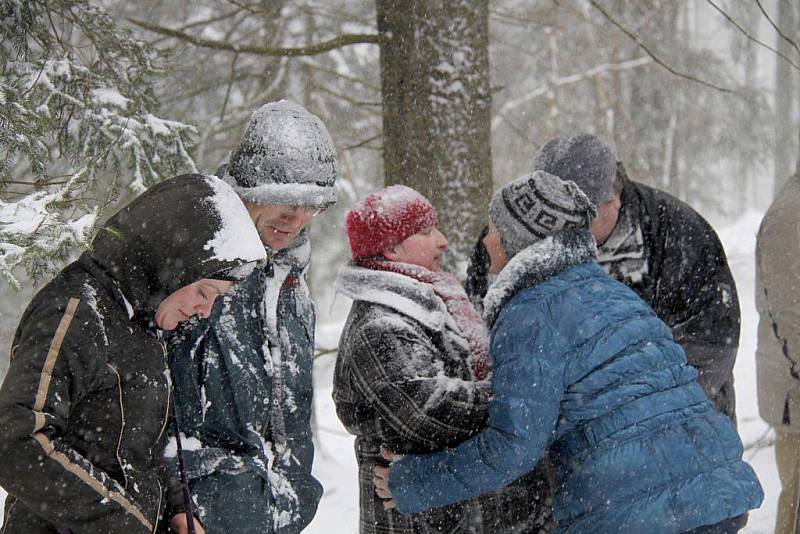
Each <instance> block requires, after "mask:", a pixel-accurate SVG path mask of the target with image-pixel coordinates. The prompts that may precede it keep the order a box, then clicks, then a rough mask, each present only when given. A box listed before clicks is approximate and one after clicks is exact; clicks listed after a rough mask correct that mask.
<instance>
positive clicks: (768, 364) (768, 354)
mask: <svg viewBox="0 0 800 534" xmlns="http://www.w3.org/2000/svg"><path fill="white" fill-rule="evenodd" d="M756 308H757V309H758V313H759V322H758V350H757V351H756V370H757V380H758V382H757V384H758V409H759V412H760V414H761V417H762V418H763V419H764V420H765V421H767V422H768V423H769V424H770V425H772V426H776V427H777V426H779V427H782V429H783V430H791V431H796V432H800V176H798V175H795V176H793V177H792V178H790V179H789V182H788V183H787V184H786V185H785V186H784V187H783V189H781V191H780V192H779V193H778V195H777V197H776V198H775V201H774V202H773V203H772V206H770V208H769V210H768V211H767V213H766V215H765V216H764V219H763V221H761V228H760V229H759V231H758V244H757V246H756Z"/></svg>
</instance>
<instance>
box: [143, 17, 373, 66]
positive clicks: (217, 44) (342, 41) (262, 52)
mask: <svg viewBox="0 0 800 534" xmlns="http://www.w3.org/2000/svg"><path fill="white" fill-rule="evenodd" d="M128 20H129V21H130V22H131V23H132V24H136V25H137V26H139V27H140V28H144V29H145V30H149V31H151V32H154V33H158V34H160V35H166V36H168V37H174V38H175V39H180V40H182V41H186V42H188V43H191V44H193V45H195V46H199V47H201V48H210V49H212V50H225V51H228V52H234V53H236V54H253V55H257V56H287V57H296V56H314V55H317V54H322V53H324V52H329V51H331V50H334V49H336V48H341V47H343V46H349V45H354V44H362V43H371V44H378V43H380V41H381V37H380V35H378V34H377V33H374V34H373V33H346V34H342V35H338V36H336V37H334V38H332V39H328V40H327V41H323V42H321V43H317V44H313V45H308V46H300V47H296V48H280V47H277V48H276V47H270V46H254V45H236V44H232V43H229V42H225V41H218V40H215V39H203V38H200V37H195V36H193V35H189V34H188V33H185V32H182V31H180V30H174V29H171V28H165V27H163V26H159V25H157V24H151V23H149V22H146V21H143V20H136V19H128Z"/></svg>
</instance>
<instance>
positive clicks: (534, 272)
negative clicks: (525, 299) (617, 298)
mask: <svg viewBox="0 0 800 534" xmlns="http://www.w3.org/2000/svg"><path fill="white" fill-rule="evenodd" d="M596 253H597V247H596V245H595V241H594V238H593V237H592V235H591V234H590V233H589V231H588V230H578V231H574V230H569V231H566V232H560V233H558V234H555V235H552V236H548V237H546V238H545V239H542V240H541V241H537V242H536V243H534V244H532V245H530V246H528V247H527V248H525V249H523V250H522V251H521V252H519V253H518V254H517V255H515V256H514V257H513V258H511V260H510V261H509V262H508V264H507V265H506V266H505V267H504V268H503V270H502V271H500V274H499V275H497V280H495V282H494V283H493V284H492V285H491V286H490V287H489V290H488V291H487V292H486V297H484V299H483V309H484V311H483V315H484V319H486V322H487V323H488V324H489V325H492V324H494V322H495V320H496V319H497V316H498V315H499V314H500V310H501V309H502V308H503V306H504V305H505V304H506V303H507V302H508V301H509V300H511V299H512V298H513V297H514V295H516V294H517V293H519V292H520V291H522V290H523V289H525V288H527V287H530V286H534V285H537V284H540V283H542V282H544V281H545V280H547V279H549V278H552V277H553V276H555V275H557V274H559V273H561V272H563V271H566V270H567V269H569V268H570V267H574V266H575V265H580V264H581V263H586V262H587V261H590V260H593V259H594V258H595V255H596Z"/></svg>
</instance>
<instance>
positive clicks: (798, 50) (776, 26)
mask: <svg viewBox="0 0 800 534" xmlns="http://www.w3.org/2000/svg"><path fill="white" fill-rule="evenodd" d="M756 5H757V6H758V9H760V10H761V13H763V14H764V16H765V17H766V18H767V20H768V21H769V23H770V24H772V27H773V28H775V31H776V32H778V35H780V36H781V37H782V38H783V39H784V40H785V41H786V42H787V43H789V44H790V45H792V47H793V48H794V49H795V50H796V51H797V53H799V54H800V48H798V47H797V43H795V42H794V41H793V40H791V39H790V38H789V37H787V36H786V34H784V33H783V32H782V31H781V29H780V28H778V25H777V24H775V23H774V22H773V21H772V19H771V18H770V16H769V14H767V11H766V10H765V9H764V6H763V5H762V4H761V0H756Z"/></svg>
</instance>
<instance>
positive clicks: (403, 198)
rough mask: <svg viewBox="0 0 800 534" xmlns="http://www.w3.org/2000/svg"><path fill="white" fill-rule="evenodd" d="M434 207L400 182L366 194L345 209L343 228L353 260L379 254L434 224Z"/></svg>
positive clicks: (436, 219) (435, 222)
mask: <svg viewBox="0 0 800 534" xmlns="http://www.w3.org/2000/svg"><path fill="white" fill-rule="evenodd" d="M437 223H438V216H437V215H436V209H435V208H434V207H433V206H432V205H431V203H430V202H428V200H427V199H426V198H425V197H423V196H422V195H420V194H419V193H417V192H416V191H414V190H413V189H411V188H410V187H406V186H404V185H392V186H389V187H387V188H386V189H381V190H380V191H375V192H373V193H370V194H369V195H367V196H366V197H364V198H363V199H362V200H360V201H358V202H356V204H355V205H353V207H352V208H350V210H349V211H348V212H347V219H346V222H345V227H346V229H347V235H348V237H349V238H350V250H351V252H352V253H353V259H362V258H371V257H375V256H380V255H381V254H383V252H384V251H385V250H386V249H387V248H389V247H391V246H392V245H396V244H398V243H401V242H403V241H404V240H405V239H406V238H407V237H410V236H412V235H414V234H416V233H417V232H420V231H422V230H424V229H425V228H428V227H430V226H436V224H437Z"/></svg>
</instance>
